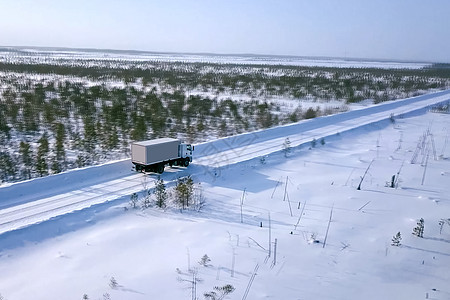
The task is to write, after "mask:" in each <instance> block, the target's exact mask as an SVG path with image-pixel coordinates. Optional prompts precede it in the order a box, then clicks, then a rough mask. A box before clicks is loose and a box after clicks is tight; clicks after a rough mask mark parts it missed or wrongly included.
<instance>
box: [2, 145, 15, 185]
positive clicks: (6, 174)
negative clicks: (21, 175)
mask: <svg viewBox="0 0 450 300" xmlns="http://www.w3.org/2000/svg"><path fill="white" fill-rule="evenodd" d="M15 174H16V168H15V163H14V161H13V159H12V157H11V155H10V154H9V153H8V152H0V179H1V180H3V181H9V180H10V179H13V178H14V177H15Z"/></svg>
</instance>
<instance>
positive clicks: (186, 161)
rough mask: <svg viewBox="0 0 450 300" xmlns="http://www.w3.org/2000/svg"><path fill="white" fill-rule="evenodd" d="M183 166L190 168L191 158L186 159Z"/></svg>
mask: <svg viewBox="0 0 450 300" xmlns="http://www.w3.org/2000/svg"><path fill="white" fill-rule="evenodd" d="M183 166H185V167H187V166H189V158H186V159H185V160H184V162H183Z"/></svg>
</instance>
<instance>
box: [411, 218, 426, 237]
mask: <svg viewBox="0 0 450 300" xmlns="http://www.w3.org/2000/svg"><path fill="white" fill-rule="evenodd" d="M424 228H425V222H424V220H423V218H420V220H419V222H417V226H416V227H414V228H413V232H412V234H414V235H416V236H418V237H420V238H423V230H424Z"/></svg>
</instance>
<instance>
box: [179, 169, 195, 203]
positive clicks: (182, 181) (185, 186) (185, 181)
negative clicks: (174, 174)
mask: <svg viewBox="0 0 450 300" xmlns="http://www.w3.org/2000/svg"><path fill="white" fill-rule="evenodd" d="M193 193H194V181H193V180H192V178H191V176H187V177H182V178H179V179H178V182H177V186H176V187H175V197H176V201H177V203H178V204H179V205H180V206H181V208H182V209H186V208H187V207H188V206H189V205H190V203H191V201H192V198H193Z"/></svg>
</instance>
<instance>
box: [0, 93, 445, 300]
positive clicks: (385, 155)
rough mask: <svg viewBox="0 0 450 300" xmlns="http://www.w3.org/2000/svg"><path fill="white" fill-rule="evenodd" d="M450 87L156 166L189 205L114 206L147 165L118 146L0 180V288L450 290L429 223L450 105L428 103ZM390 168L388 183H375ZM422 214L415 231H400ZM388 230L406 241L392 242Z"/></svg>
mask: <svg viewBox="0 0 450 300" xmlns="http://www.w3.org/2000/svg"><path fill="white" fill-rule="evenodd" d="M449 99H450V91H444V92H439V93H435V94H430V95H425V96H420V97H415V98H410V99H405V100H402V101H395V102H389V103H385V104H382V105H377V106H372V107H369V108H364V109H360V110H353V111H349V112H346V113H342V114H338V115H333V116H328V117H321V118H316V119H312V120H307V121H302V122H299V123H296V124H292V125H286V126H281V127H276V128H272V129H268V130H261V131H258V132H254V133H248V134H243V135H239V136H234V137H229V138H224V139H220V140H216V141H212V142H209V143H203V144H198V145H195V157H194V162H193V164H192V165H191V166H189V168H187V169H184V168H183V169H182V168H180V169H176V168H173V169H169V168H168V169H167V170H166V172H165V173H164V174H163V175H162V176H161V178H163V179H164V181H165V182H166V183H168V185H169V186H170V185H172V183H173V181H174V180H176V178H178V177H180V176H184V175H188V174H190V175H191V176H192V177H193V178H194V181H195V182H196V183H197V184H199V183H200V184H201V186H202V188H203V191H204V196H205V198H206V206H205V207H203V209H202V210H200V211H199V212H197V211H194V210H186V211H183V212H181V211H180V210H177V209H167V210H165V211H163V210H159V209H157V208H149V209H146V210H140V209H128V210H124V207H126V206H128V201H129V199H130V194H131V193H133V192H138V193H139V195H140V196H141V195H142V190H143V189H144V186H145V185H147V186H151V187H152V186H153V185H154V183H153V181H154V180H155V179H156V178H157V176H156V175H145V174H137V173H134V172H132V171H131V163H130V161H129V160H122V161H118V162H112V163H110V164H107V165H103V166H96V167H90V168H85V169H80V170H73V171H69V172H66V173H63V174H58V175H54V176H48V177H45V178H40V179H35V180H30V181H27V182H22V183H16V184H12V185H10V186H7V187H2V188H0V274H2V275H1V276H0V294H1V295H2V296H3V297H4V298H5V299H9V300H13V299H81V298H82V297H83V295H84V294H86V295H88V296H89V299H106V298H107V295H106V294H108V295H109V297H110V299H189V298H190V297H191V299H194V297H192V296H191V293H192V289H191V286H192V284H191V283H190V282H191V281H192V278H193V275H192V271H195V272H196V273H197V275H196V277H197V278H199V279H201V281H199V282H198V283H197V285H196V289H195V295H196V298H197V299H204V297H203V293H204V292H208V291H212V289H213V287H214V286H224V285H225V284H232V285H233V286H234V287H235V288H236V290H235V291H234V292H233V293H232V294H230V295H229V296H227V298H226V299H423V298H429V299H450V286H449V284H448V282H449V280H450V274H449V272H448V266H450V226H447V225H444V226H443V227H442V231H440V229H441V228H440V226H439V224H438V222H439V220H441V219H449V218H450V196H449V195H450V193H449V192H450V184H449V183H450V150H449V148H450V147H448V146H447V142H448V135H449V129H450V124H449V122H450V115H448V114H438V113H430V112H427V109H428V107H429V106H431V105H434V104H436V103H441V102H446V101H448V100H449ZM391 115H393V116H395V123H392V122H391V121H390V120H389V117H390V116H391ZM427 133H428V134H427ZM424 135H425V136H427V140H426V141H425V142H423V143H421V140H422V141H423V137H424ZM286 138H289V140H290V142H291V147H292V148H291V151H290V153H288V154H287V157H285V153H284V152H283V151H282V144H283V143H284V142H285V139H286ZM322 138H323V139H324V142H325V143H324V144H323V145H322V143H321V142H320V141H321V139H322ZM313 139H316V141H317V142H316V146H315V147H312V146H311V141H312V140H313ZM419 146H423V147H422V149H420V148H419ZM261 158H263V159H261ZM369 166H370V169H369V171H368V172H367V174H366V175H365V177H364V181H363V182H362V184H361V190H357V186H358V185H359V183H360V181H361V176H364V173H365V171H366V170H367V168H368V167H369ZM392 175H399V176H398V181H397V186H396V188H390V187H387V186H386V183H387V182H390V181H391V177H392ZM241 204H242V205H241ZM241 212H242V213H241ZM420 218H423V219H424V220H425V233H424V237H423V238H418V237H416V236H414V235H412V234H411V233H412V229H413V228H414V227H415V226H416V223H417V221H418V219H420ZM269 220H270V221H269ZM397 232H401V234H402V238H403V240H402V242H401V246H399V247H395V246H391V239H392V237H393V235H395V234H396V233H397ZM313 237H314V238H315V239H312V238H313ZM314 240H315V241H317V242H314ZM269 249H270V252H269ZM204 254H207V255H208V256H209V257H210V258H211V262H210V266H208V267H205V266H201V265H200V264H198V261H199V260H200V258H201V257H202V256H203V255H204ZM111 277H114V278H115V279H116V280H117V282H118V285H117V286H116V287H113V288H112V287H111V286H110V285H109V283H110V279H111Z"/></svg>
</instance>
